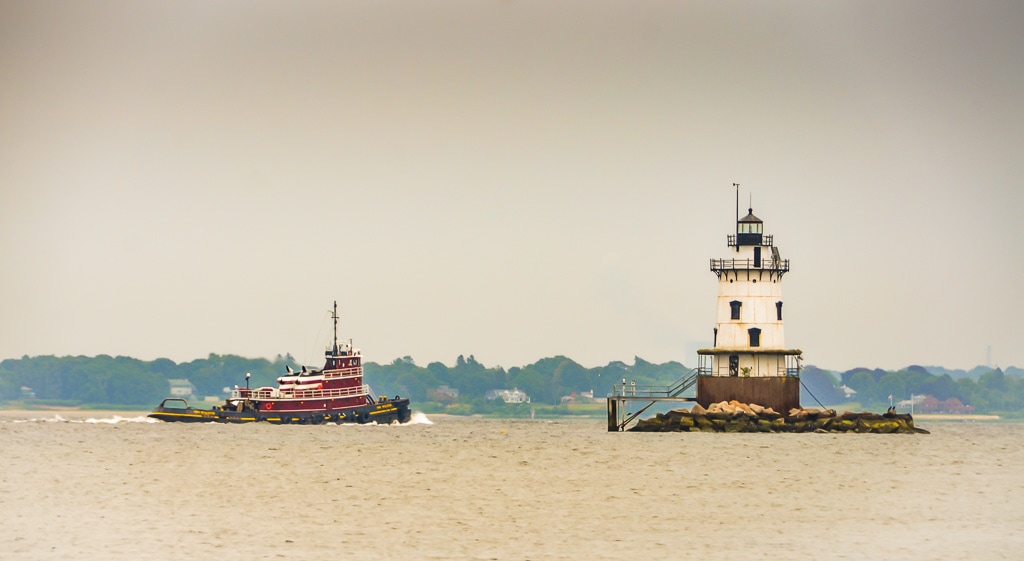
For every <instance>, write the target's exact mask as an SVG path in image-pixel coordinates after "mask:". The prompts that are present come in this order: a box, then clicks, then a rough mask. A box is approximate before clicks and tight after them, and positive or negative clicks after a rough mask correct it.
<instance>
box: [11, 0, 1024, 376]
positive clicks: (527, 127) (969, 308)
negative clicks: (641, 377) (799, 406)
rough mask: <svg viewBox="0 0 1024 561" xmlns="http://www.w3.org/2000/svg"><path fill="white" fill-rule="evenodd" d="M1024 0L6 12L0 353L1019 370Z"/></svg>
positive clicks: (117, 6)
mask: <svg viewBox="0 0 1024 561" xmlns="http://www.w3.org/2000/svg"><path fill="white" fill-rule="evenodd" d="M1022 53H1024V3H1021V2H1012V1H1006V2H961V1H953V2H944V1H934V0H928V1H900V2H891V1H888V0H886V1H877V2H872V1H866V2H817V1H797V2H771V1H769V2H756V3H754V2H722V1H713V2H675V1H646V2H645V1H630V2H603V1H595V0H586V1H573V2H568V1H566V2H563V1H558V0H554V1H552V0H542V1H537V2H522V1H491V2H487V1H462V2H453V1H436V2H420V1H365V2H363V1H349V2H338V1H325V2H299V3H296V2H236V1H211V0H201V1H196V2H185V1H181V2H161V3H157V2H45V1H31V2H29V1H26V2H9V1H6V0H3V1H0V265H2V271H0V358H16V357H20V356H22V355H30V356H35V355H42V354H56V355H61V356H63V355H80V354H81V355H88V356H92V355H96V354H109V355H127V356H133V357H137V358H142V359H147V360H149V359H155V358H158V357H166V358H170V359H172V360H175V361H178V362H182V361H188V360H193V359H195V358H204V357H206V355H207V354H208V353H211V352H215V353H220V354H227V353H232V354H240V355H243V356H250V357H259V356H262V357H273V356H274V355H276V354H279V353H281V354H283V353H292V354H293V355H294V356H295V357H296V358H298V359H299V360H300V361H301V362H304V363H306V364H311V365H317V364H318V363H319V362H320V360H321V358H320V357H321V356H322V354H321V353H322V351H323V346H324V345H325V344H326V343H327V341H328V339H329V336H330V329H331V326H330V320H329V319H328V309H329V308H330V307H331V303H332V302H333V301H334V300H335V299H336V300H338V302H339V307H340V310H341V315H342V321H341V328H340V330H341V333H340V335H341V336H342V337H344V338H348V337H353V338H355V340H356V344H357V346H359V347H361V348H362V349H363V352H364V354H365V355H367V358H368V360H374V361H377V362H388V361H390V360H392V359H394V358H395V357H399V356H404V355H411V356H412V357H413V358H414V359H416V361H417V363H419V364H423V365H425V364H427V363H428V362H431V361H435V360H438V361H442V362H445V363H447V364H452V363H453V362H454V360H455V358H456V357H457V356H458V355H459V354H466V355H469V354H474V355H475V356H476V358H477V359H478V360H479V361H481V362H483V363H484V364H487V365H502V366H505V367H506V368H507V367H511V366H517V365H524V364H527V363H530V362H533V361H535V360H537V359H539V358H542V357H545V356H551V355H555V354H564V355H566V356H569V357H571V358H573V359H575V360H577V361H579V362H580V363H582V364H584V365H586V366H596V365H601V364H605V363H607V362H608V361H612V360H624V361H626V362H632V359H633V356H634V355H639V356H641V357H643V358H645V359H647V360H650V361H656V362H663V361H667V360H678V361H681V362H684V363H685V364H687V365H691V366H692V365H695V363H696V356H695V350H696V349H697V348H698V347H702V346H709V345H710V344H711V334H712V328H713V327H714V323H715V298H716V294H717V292H716V291H717V285H716V279H715V275H714V274H713V273H711V272H710V271H709V268H708V262H709V259H710V258H712V257H726V256H728V255H729V254H728V251H727V248H726V235H727V234H729V233H731V232H733V231H734V220H735V208H734V204H735V198H734V197H735V192H734V190H733V188H732V183H733V182H738V183H740V184H741V185H742V187H741V193H742V198H743V201H744V203H743V206H744V207H746V206H747V201H748V200H749V197H750V196H751V195H752V197H753V208H754V212H755V214H757V215H758V216H759V217H761V218H762V219H763V220H764V221H765V231H766V232H767V233H771V234H774V236H775V243H776V245H777V246H778V247H779V248H780V250H781V253H782V255H783V257H786V258H789V259H791V260H792V265H791V266H792V270H791V272H790V273H789V274H787V275H786V277H785V279H784V282H783V294H784V297H785V302H786V342H787V346H789V347H796V348H801V349H803V350H804V357H805V364H815V365H818V366H820V367H823V368H831V369H847V368H852V367H854V366H870V367H881V368H889V369H895V368H901V367H904V366H907V365H909V364H926V365H931V364H937V365H943V366H947V367H952V368H969V367H972V366H974V365H977V364H984V363H985V361H986V351H987V349H988V347H989V346H991V356H992V362H993V363H994V364H998V365H1000V366H1008V365H1017V366H1024V344H1022V338H1024V327H1022V324H1024V296H1022V288H1021V282H1022V280H1024V256H1022V246H1024V220H1022V219H1021V213H1022V210H1024V195H1022V177H1024V102H1022V100H1024V62H1022V61H1024V56H1022Z"/></svg>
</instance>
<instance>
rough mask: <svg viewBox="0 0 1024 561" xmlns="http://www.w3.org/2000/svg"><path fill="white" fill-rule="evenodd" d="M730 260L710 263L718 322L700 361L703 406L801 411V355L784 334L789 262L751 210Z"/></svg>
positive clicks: (741, 221) (731, 243)
mask: <svg viewBox="0 0 1024 561" xmlns="http://www.w3.org/2000/svg"><path fill="white" fill-rule="evenodd" d="M733 185H734V186H735V187H736V234H735V235H732V234H730V235H729V236H728V238H727V245H728V247H729V250H730V256H729V257H726V258H723V259H711V272H713V273H715V275H717V276H718V321H717V323H716V326H715V331H714V333H715V337H714V347H713V348H711V349H701V350H699V351H697V354H698V356H699V366H698V378H697V402H698V403H700V404H701V405H702V406H704V407H707V406H709V405H710V404H712V403H717V402H719V401H731V400H734V399H735V400H737V401H739V402H741V403H757V404H759V405H762V406H765V407H771V408H773V409H775V410H776V411H778V412H780V413H782V412H786V411H789V410H790V409H791V408H794V407H799V406H800V378H799V377H800V358H801V351H800V350H799V349H787V348H786V344H785V337H784V331H783V327H782V318H783V299H782V277H783V275H785V274H786V273H787V272H789V260H788V259H782V258H781V257H780V256H779V249H778V247H776V246H775V244H774V240H773V239H772V236H771V235H770V234H765V233H764V223H763V222H762V221H761V219H760V218H758V217H756V216H754V210H753V209H752V208H751V209H748V212H747V215H746V216H744V217H743V218H740V216H739V185H738V184H733Z"/></svg>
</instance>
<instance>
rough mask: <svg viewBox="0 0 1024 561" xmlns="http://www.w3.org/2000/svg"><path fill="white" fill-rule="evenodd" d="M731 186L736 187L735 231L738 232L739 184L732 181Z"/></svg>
mask: <svg viewBox="0 0 1024 561" xmlns="http://www.w3.org/2000/svg"><path fill="white" fill-rule="evenodd" d="M732 186H733V187H735V188H736V228H737V230H736V231H737V232H738V231H739V227H740V184H739V183H733V184H732Z"/></svg>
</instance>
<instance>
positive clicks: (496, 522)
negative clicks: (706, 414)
mask: <svg viewBox="0 0 1024 561" xmlns="http://www.w3.org/2000/svg"><path fill="white" fill-rule="evenodd" d="M923 426H924V427H925V428H927V429H929V430H931V431H932V434H931V435H830V434H800V435H797V434H727V435H723V434H622V433H607V432H605V427H604V420H603V419H589V420H565V421H541V420H537V421H511V420H484V419H471V418H449V417H435V416H431V418H429V419H428V418H427V416H425V415H423V414H422V413H419V414H415V415H414V417H413V420H412V421H411V422H410V423H407V424H405V425H390V426H353V425H340V426H335V425H324V426H292V425H288V426H273V425H266V424H247V425H218V424H200V425H189V424H179V423H161V422H154V421H152V420H150V419H148V418H146V417H145V416H143V415H139V416H134V414H121V415H118V416H115V415H113V414H110V415H98V414H89V413H85V412H75V413H63V414H61V415H52V414H51V415H41V414H38V413H31V412H29V413H20V414H14V413H5V416H3V417H0V446H2V456H0V458H2V459H0V467H2V471H0V473H2V475H0V528H3V532H2V533H0V559H16V560H20V559H76V560H78V559H104V560H119V559H125V560H128V559H131V560H135V559H160V560H171V559H182V558H184V557H185V556H190V557H196V556H201V557H206V556H226V557H229V558H232V559H235V558H237V559H304V560H318V559H324V560H327V559H332V560H333V559H352V558H366V557H395V558H403V559H574V560H578V559H682V558H742V559H744V560H746V559H779V558H781V559H786V560H787V561H788V560H794V559H795V560H799V559H857V560H863V559H1019V558H1020V557H1019V555H1020V551H1022V548H1024V493H1022V491H1021V489H1022V488H1024V468H1022V466H1024V451H1022V446H1021V442H1022V441H1021V438H1022V436H1024V425H1021V424H982V423H978V424H953V423H949V424H945V423H928V424H923Z"/></svg>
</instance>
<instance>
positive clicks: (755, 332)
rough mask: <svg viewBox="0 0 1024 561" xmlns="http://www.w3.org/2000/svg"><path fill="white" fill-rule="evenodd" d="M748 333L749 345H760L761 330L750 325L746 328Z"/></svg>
mask: <svg viewBox="0 0 1024 561" xmlns="http://www.w3.org/2000/svg"><path fill="white" fill-rule="evenodd" d="M747 333H749V334H750V346H751V347H760V346H761V330H760V329H758V328H756V327H751V328H750V329H748V330H747Z"/></svg>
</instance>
